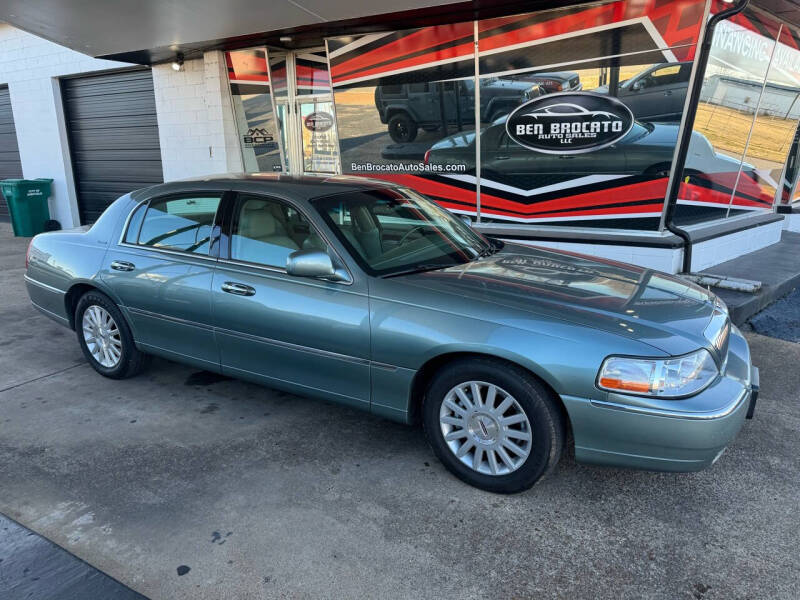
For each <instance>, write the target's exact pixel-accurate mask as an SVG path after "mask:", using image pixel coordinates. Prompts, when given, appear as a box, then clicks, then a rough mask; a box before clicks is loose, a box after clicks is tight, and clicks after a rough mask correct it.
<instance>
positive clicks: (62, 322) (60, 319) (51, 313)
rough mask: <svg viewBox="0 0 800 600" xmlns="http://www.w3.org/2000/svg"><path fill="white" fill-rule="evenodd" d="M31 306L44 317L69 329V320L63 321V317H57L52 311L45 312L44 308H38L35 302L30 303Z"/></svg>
mask: <svg viewBox="0 0 800 600" xmlns="http://www.w3.org/2000/svg"><path fill="white" fill-rule="evenodd" d="M31 304H33V308H35V309H36V310H38V311H39V312H41V313H43V314H44V315H45V316H46V317H50V318H51V319H53V320H54V321H58V322H59V323H61V324H62V325H64V326H66V327H69V320H67V319H65V318H64V317H62V316H60V315H57V314H56V313H54V312H52V311H49V310H47V309H46V308H43V307H41V306H39V305H38V304H36V302H33V301H31Z"/></svg>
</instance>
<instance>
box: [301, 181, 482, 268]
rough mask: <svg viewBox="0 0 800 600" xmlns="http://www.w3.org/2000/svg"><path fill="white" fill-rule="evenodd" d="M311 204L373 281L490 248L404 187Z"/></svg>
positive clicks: (474, 255)
mask: <svg viewBox="0 0 800 600" xmlns="http://www.w3.org/2000/svg"><path fill="white" fill-rule="evenodd" d="M313 203H314V206H315V207H316V209H317V210H318V211H319V212H320V214H321V215H322V217H323V218H324V219H325V221H326V222H327V223H328V225H329V226H330V228H331V229H333V231H334V233H335V234H336V236H337V237H338V238H339V239H340V240H341V242H342V243H343V244H344V245H345V246H347V248H348V249H349V250H350V253H351V254H352V255H353V257H354V258H355V259H356V260H357V261H358V263H359V264H360V265H361V267H362V268H363V269H364V270H365V271H366V272H367V273H369V274H370V275H373V276H377V277H389V276H394V275H401V274H406V273H414V272H420V271H429V270H433V269H439V268H444V267H449V266H452V265H458V264H463V263H467V262H470V261H472V260H475V259H476V258H478V257H480V256H484V255H487V254H489V253H491V252H493V251H494V248H495V246H494V245H493V244H492V242H489V241H488V240H487V239H486V238H484V237H483V236H481V235H480V234H479V233H477V232H475V231H473V230H472V229H471V228H470V227H469V226H467V225H466V224H465V223H463V222H462V221H461V220H460V219H458V218H457V217H455V216H454V215H453V214H451V213H450V212H448V211H447V210H445V209H443V208H441V207H440V206H438V205H436V204H435V203H434V202H432V201H430V200H428V199H427V198H425V197H423V196H420V195H419V194H417V193H415V192H413V191H411V190H407V189H398V188H394V189H381V190H369V191H362V192H353V193H346V194H337V195H335V196H326V197H322V198H317V199H316V200H314V202H313Z"/></svg>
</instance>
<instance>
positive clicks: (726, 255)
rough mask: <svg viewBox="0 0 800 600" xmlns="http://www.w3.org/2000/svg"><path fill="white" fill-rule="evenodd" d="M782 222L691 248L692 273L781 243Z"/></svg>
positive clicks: (715, 239) (718, 238) (733, 234)
mask: <svg viewBox="0 0 800 600" xmlns="http://www.w3.org/2000/svg"><path fill="white" fill-rule="evenodd" d="M782 231H783V221H775V222H774V223H768V224H767V225H762V226H760V227H753V228H751V229H745V230H744V231H737V232H736V233H731V234H728V235H723V236H720V237H717V238H714V239H712V240H708V241H705V242H700V243H699V244H694V245H693V246H692V272H697V271H704V270H706V269H709V268H710V267H713V266H714V265H718V264H720V263H723V262H726V261H729V260H733V259H734V258H736V257H738V256H742V255H744V254H750V253H751V252H755V251H756V250H761V249H762V248H766V247H767V246H771V245H772V244H777V243H778V242H780V241H781V232H782Z"/></svg>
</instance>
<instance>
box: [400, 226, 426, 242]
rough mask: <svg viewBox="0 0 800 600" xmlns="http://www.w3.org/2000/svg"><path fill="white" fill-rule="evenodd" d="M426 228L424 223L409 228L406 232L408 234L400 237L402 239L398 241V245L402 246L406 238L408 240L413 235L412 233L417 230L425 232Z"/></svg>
mask: <svg viewBox="0 0 800 600" xmlns="http://www.w3.org/2000/svg"><path fill="white" fill-rule="evenodd" d="M424 230H425V226H424V225H417V226H416V227H413V228H412V229H409V230H408V231H407V232H406V234H405V235H404V236H403V237H401V238H400V241H399V242H397V245H398V246H402V245H403V243H404V242H405V241H406V240H407V239H408V238H409V237H411V235H412V234H413V233H417V232H420V233H421V232H423V231H424Z"/></svg>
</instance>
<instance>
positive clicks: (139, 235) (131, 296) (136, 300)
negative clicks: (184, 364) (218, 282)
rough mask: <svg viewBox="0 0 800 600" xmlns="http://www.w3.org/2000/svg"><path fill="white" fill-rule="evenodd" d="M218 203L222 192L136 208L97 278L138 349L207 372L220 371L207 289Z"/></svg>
mask: <svg viewBox="0 0 800 600" xmlns="http://www.w3.org/2000/svg"><path fill="white" fill-rule="evenodd" d="M222 197H223V193H222V192H219V193H217V192H193V193H183V194H173V195H169V196H163V197H159V198H154V199H152V200H150V201H149V202H145V203H143V204H141V205H139V207H138V208H136V209H135V210H134V211H133V212H132V213H131V216H130V218H129V220H128V223H127V226H126V228H125V230H124V231H123V239H122V240H121V242H120V244H118V245H117V246H112V248H111V249H110V250H109V252H108V253H107V254H106V258H105V261H104V263H103V268H102V271H101V278H102V279H103V280H104V281H105V282H106V283H107V284H108V285H109V286H110V287H111V289H112V290H113V292H114V294H116V296H117V297H118V298H119V300H120V301H121V303H122V305H123V310H125V311H126V312H127V314H128V317H129V319H130V322H131V324H132V326H133V329H134V337H135V339H136V341H137V343H139V344H141V345H142V346H143V347H144V349H145V350H146V351H149V352H153V353H155V354H161V355H163V356H167V357H174V358H176V359H178V360H182V361H188V362H191V363H194V364H197V365H198V366H200V367H202V368H211V369H218V368H219V353H218V351H217V347H216V343H215V340H214V333H213V329H212V324H211V281H212V277H213V275H214V265H215V264H216V257H215V256H214V254H215V251H212V247H216V244H213V243H212V242H214V240H215V238H216V236H217V235H218V231H219V227H218V225H215V219H216V216H217V211H218V209H219V207H220V204H221V202H222Z"/></svg>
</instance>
